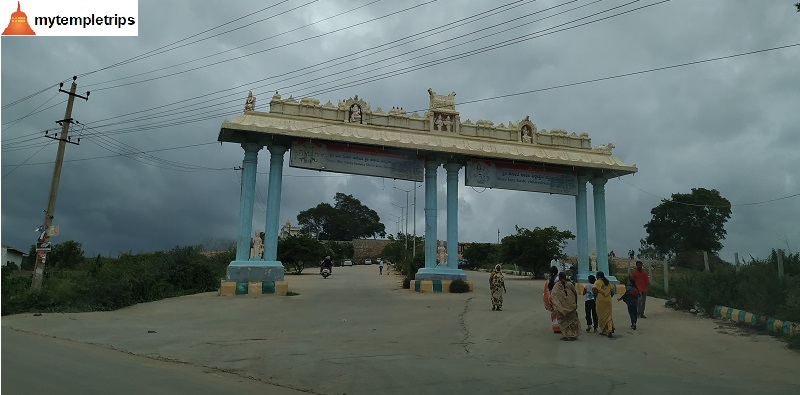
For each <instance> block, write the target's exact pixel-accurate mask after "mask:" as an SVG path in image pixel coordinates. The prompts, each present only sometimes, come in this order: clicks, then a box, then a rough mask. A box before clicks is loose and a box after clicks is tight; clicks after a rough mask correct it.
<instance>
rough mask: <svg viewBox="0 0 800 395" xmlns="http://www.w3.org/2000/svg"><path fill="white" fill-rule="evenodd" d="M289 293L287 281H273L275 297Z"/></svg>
mask: <svg viewBox="0 0 800 395" xmlns="http://www.w3.org/2000/svg"><path fill="white" fill-rule="evenodd" d="M287 292H289V282H288V281H275V295H284V296H285V295H286V293H287Z"/></svg>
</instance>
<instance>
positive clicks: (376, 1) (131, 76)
mask: <svg viewBox="0 0 800 395" xmlns="http://www.w3.org/2000/svg"><path fill="white" fill-rule="evenodd" d="M381 1H383V0H373V1H372V2H369V3H367V4H363V5H360V6H358V7H354V8H351V9H349V10H347V11H343V12H340V13H338V14H335V15H331V16H329V17H326V18H322V19H319V20H317V21H314V22H311V23H309V24H306V25H303V26H300V27H296V28H294V29H290V30H287V31H284V32H282V33H278V34H275V35H272V36H269V37H265V38H262V39H259V40H256V41H253V42H250V43H248V44H244V45H239V46H237V47H233V48H230V49H226V50H224V51H220V52H217V53H214V54H211V55H206V56H201V57H199V58H195V59H192V60H188V61H185V62H181V63H177V64H173V65H171V66H166V67H161V68H158V69H154V70H150V71H145V72H142V73H138V74H133V75H129V76H127V77H120V78H115V79H112V80H108V81H103V82H96V83H93V84H89V85H87V86H97V85H103V84H110V83H112V82H117V81H122V80H126V79H130V78H135V77H140V76H143V75H147V74H152V73H155V72H159V71H164V70H169V69H171V68H174V67H178V66H183V65H186V64H189V63H194V62H197V61H200V60H203V59H208V58H212V57H214V56H217V55H222V54H224V53H228V52H231V51H236V50H238V49H242V48H244V47H248V46H250V45H253V44H257V43H260V42H262V41H266V40H270V39H273V38H277V37H280V36H283V35H286V34H289V33H293V32H296V31H298V30H301V29H305V28H307V27H311V26H313V25H316V24H319V23H322V22H325V21H328V20H331V19H334V18H337V17H340V16H342V15H345V14H348V13H350V12H353V11H356V10H359V9H361V8H365V7H368V6H370V5H373V4H375V3H378V2H381ZM519 1H521V0H519ZM534 1H535V0H534Z"/></svg>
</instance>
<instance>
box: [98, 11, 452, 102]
mask: <svg viewBox="0 0 800 395" xmlns="http://www.w3.org/2000/svg"><path fill="white" fill-rule="evenodd" d="M437 1H439V0H429V1H427V2H425V3H421V4H417V5H414V6H411V7H407V8H404V9H402V10H400V11H395V12H392V13H389V14H386V15H383V16H379V17H377V18H373V19H370V20H367V21H363V22H359V23H355V24H352V25H350V26H345V27H343V28H339V29H335V30H332V31H329V32H326V33H322V34H318V35H315V36H311V37H306V38H303V39H300V40H297V41H292V42H290V43H286V44H281V45H276V46H274V47H270V48H267V49H264V50H261V51H256V52H252V53H249V54H247V55H241V56H237V57H233V58H230V59H226V60H222V61H218V62H214V63H209V64H207V65H203V66H198V67H194V68H191V69H187V70H183V71H179V72H175V73H171V74H165V75H162V76H158V77H153V78H148V79H144V80H139V81H134V82H128V83H124V84H119V85H113V86H109V87H105V88H99V89H96V91H102V90H107V89H115V88H119V87H123V86H129V85H136V84H141V83H144V82H150V81H155V80H159V79H162V78H167V77H172V76H176V75H180V74H184V73H188V72H190V71H196V70H200V69H204V68H206V67H211V66H216V65H218V64H222V63H227V62H230V61H233V60H237V59H241V58H245V57H248V56H252V55H256V54H260V53H264V52H267V51H271V50H273V49H278V48H283V47H287V46H290V45H294V44H298V43H301V42H304V41H308V40H313V39H315V38H320V37H324V36H327V35H329V34H333V33H338V32H341V31H344V30H347V29H350V28H353V27H356V26H360V25H364V24H367V23H371V22H375V21H378V20H381V19H384V18H388V17H390V16H392V15H396V14H400V13H403V12H406V11H409V10H412V9H414V8H418V7H422V6H425V5H428V4H431V3H435V2H437Z"/></svg>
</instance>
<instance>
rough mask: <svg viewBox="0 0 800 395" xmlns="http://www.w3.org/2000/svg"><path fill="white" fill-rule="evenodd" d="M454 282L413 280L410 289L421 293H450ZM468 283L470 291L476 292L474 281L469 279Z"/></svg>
mask: <svg viewBox="0 0 800 395" xmlns="http://www.w3.org/2000/svg"><path fill="white" fill-rule="evenodd" d="M452 282H453V281H452V280H412V281H411V284H410V285H411V286H410V287H409V289H410V290H412V291H414V292H419V293H425V292H432V293H450V283H452ZM467 284H469V292H474V291H475V288H474V285H473V284H472V281H467Z"/></svg>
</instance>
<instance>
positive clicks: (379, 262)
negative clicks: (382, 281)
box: [378, 259, 383, 276]
mask: <svg viewBox="0 0 800 395" xmlns="http://www.w3.org/2000/svg"><path fill="white" fill-rule="evenodd" d="M378 274H379V275H381V276H382V275H383V259H380V260H378Z"/></svg>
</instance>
